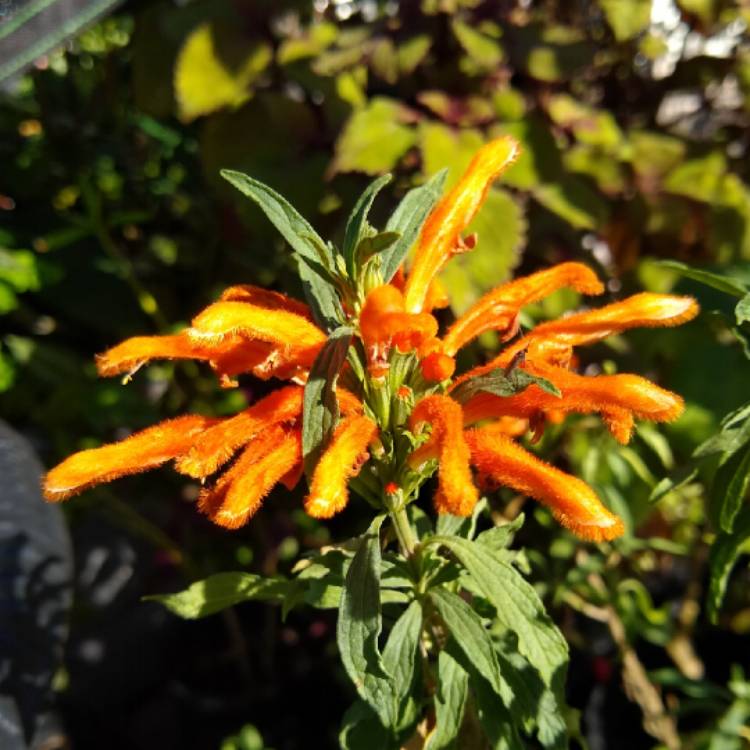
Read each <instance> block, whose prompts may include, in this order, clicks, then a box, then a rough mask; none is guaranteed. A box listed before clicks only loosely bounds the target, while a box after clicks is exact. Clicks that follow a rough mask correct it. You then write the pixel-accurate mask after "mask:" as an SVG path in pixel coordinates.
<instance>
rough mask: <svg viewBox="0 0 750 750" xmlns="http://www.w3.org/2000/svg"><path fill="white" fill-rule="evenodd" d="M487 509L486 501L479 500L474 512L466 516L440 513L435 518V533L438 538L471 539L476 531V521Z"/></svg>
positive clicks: (483, 499)
mask: <svg viewBox="0 0 750 750" xmlns="http://www.w3.org/2000/svg"><path fill="white" fill-rule="evenodd" d="M486 508H487V500H486V499H485V498H481V499H480V501H479V502H478V503H477V504H476V505H475V506H474V510H473V511H472V513H471V515H470V516H469V517H468V518H467V517H466V516H454V515H453V514H452V513H440V514H439V515H438V518H437V527H436V533H437V534H438V535H439V536H462V537H463V538H464V539H473V538H474V534H475V532H476V529H477V520H478V518H479V516H480V515H481V514H482V513H483V512H484V511H485V509H486Z"/></svg>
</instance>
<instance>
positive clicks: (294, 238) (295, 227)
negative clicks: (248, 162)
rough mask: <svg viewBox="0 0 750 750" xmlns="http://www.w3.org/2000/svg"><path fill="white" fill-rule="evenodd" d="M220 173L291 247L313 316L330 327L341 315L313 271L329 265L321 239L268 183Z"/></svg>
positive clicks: (326, 284)
mask: <svg viewBox="0 0 750 750" xmlns="http://www.w3.org/2000/svg"><path fill="white" fill-rule="evenodd" d="M221 176H222V177H223V178H224V179H225V180H227V181H228V182H229V183H231V184H232V185H233V186H234V187H236V188H237V190H239V191H240V192H241V193H243V194H244V195H246V196H247V197H248V198H250V199H251V200H253V201H255V203H257V205H258V206H259V207H260V209H261V210H262V211H263V213H264V214H265V215H266V217H267V218H268V220H269V221H270V222H271V223H272V224H273V225H274V226H275V227H276V229H277V230H278V231H279V233H280V234H281V236H282V237H283V238H284V239H285V240H286V241H287V242H288V243H289V244H290V245H291V246H292V249H293V250H294V252H295V254H296V256H297V260H298V266H299V275H300V277H301V279H302V283H303V285H304V288H305V296H306V297H307V300H308V302H309V303H310V306H311V307H312V310H313V313H314V315H315V319H316V321H317V322H318V323H319V324H320V325H322V326H324V327H325V328H326V329H327V330H333V329H334V328H335V327H336V326H337V325H338V321H339V320H340V319H341V317H342V313H341V307H340V305H339V301H338V295H337V293H336V289H335V287H334V286H333V285H332V284H331V282H330V281H329V280H328V279H327V278H326V277H325V276H323V275H322V274H320V273H318V272H316V271H315V270H314V269H315V267H316V266H319V265H322V266H323V267H324V268H326V270H329V269H330V268H332V267H333V256H332V255H331V253H330V251H329V250H328V248H327V246H326V244H325V242H323V240H322V239H321V238H320V237H319V236H318V234H317V233H316V231H315V230H314V229H313V228H312V226H310V224H309V223H308V222H307V220H306V219H304V218H303V217H302V216H300V214H299V213H298V212H297V211H296V210H295V209H294V207H293V206H292V205H291V204H290V203H289V202H288V201H287V200H286V199H285V198H283V197H282V196H281V195H279V194H278V193H277V192H276V191H275V190H273V189H272V188H270V187H268V185H264V184H263V183H262V182H260V181H259V180H254V179H253V178H252V177H249V176H248V175H246V174H243V173H242V172H235V171H234V170H231V169H222V170H221ZM321 255H322V257H321ZM303 261H308V262H303Z"/></svg>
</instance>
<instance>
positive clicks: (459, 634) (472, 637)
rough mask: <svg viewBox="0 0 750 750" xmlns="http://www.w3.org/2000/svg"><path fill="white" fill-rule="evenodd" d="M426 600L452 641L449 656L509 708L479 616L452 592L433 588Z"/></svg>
mask: <svg viewBox="0 0 750 750" xmlns="http://www.w3.org/2000/svg"><path fill="white" fill-rule="evenodd" d="M441 538H442V539H455V537H441ZM430 598H431V599H432V601H433V603H434V604H435V607H436V608H437V611H438V613H439V614H440V616H441V617H442V618H443V621H444V622H445V624H446V626H447V627H448V630H449V631H450V634H451V636H452V638H453V640H452V644H454V646H455V653H454V651H453V650H449V653H450V654H451V655H452V656H453V657H454V658H455V659H456V661H458V663H459V664H460V665H461V666H462V667H463V669H464V670H465V671H467V672H468V673H469V674H470V675H471V674H479V675H480V676H481V677H483V678H484V679H485V680H487V682H488V683H489V684H490V686H491V688H492V690H493V691H494V693H496V694H497V695H498V696H500V697H501V699H502V701H503V703H504V704H505V705H506V706H511V705H513V701H514V698H515V696H514V693H513V688H512V687H511V686H510V684H509V683H508V681H507V680H506V679H505V677H504V676H503V674H502V673H501V671H500V664H499V662H498V658H497V654H496V653H495V648H494V645H493V643H492V640H491V638H490V636H489V633H488V632H487V631H486V630H485V627H484V625H483V623H482V620H481V618H480V617H479V615H478V614H477V613H476V612H475V611H474V610H473V609H472V608H471V607H470V606H469V605H468V604H467V603H466V602H465V601H464V600H463V599H462V598H461V597H460V596H458V595H457V594H454V593H453V592H452V591H447V590H446V589H443V588H435V589H432V590H431V591H430Z"/></svg>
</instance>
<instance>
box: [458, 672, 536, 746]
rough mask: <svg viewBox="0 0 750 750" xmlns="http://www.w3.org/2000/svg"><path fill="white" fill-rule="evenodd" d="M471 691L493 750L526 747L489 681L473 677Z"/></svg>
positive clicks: (508, 712) (477, 676)
mask: <svg viewBox="0 0 750 750" xmlns="http://www.w3.org/2000/svg"><path fill="white" fill-rule="evenodd" d="M471 691H472V693H473V694H474V699H475V701H476V707H477V713H478V715H479V721H480V722H481V724H482V729H484V732H485V734H486V735H487V739H489V741H490V747H491V748H492V750H517V749H518V748H522V747H524V746H525V743H524V742H523V740H522V739H521V737H519V735H518V730H517V729H516V727H515V725H514V723H513V718H512V716H511V714H510V711H509V710H508V709H507V708H506V707H505V706H503V705H502V704H501V703H500V702H499V701H498V700H497V696H496V695H495V693H494V691H493V690H492V689H491V687H490V685H489V684H488V683H487V680H485V679H483V678H482V677H480V676H479V675H476V674H474V675H472V676H471Z"/></svg>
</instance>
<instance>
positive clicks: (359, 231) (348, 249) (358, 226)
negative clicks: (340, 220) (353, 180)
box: [342, 174, 392, 278]
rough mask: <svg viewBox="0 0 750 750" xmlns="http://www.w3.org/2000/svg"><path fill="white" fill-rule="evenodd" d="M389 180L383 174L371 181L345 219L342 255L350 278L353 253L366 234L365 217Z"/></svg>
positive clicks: (352, 267)
mask: <svg viewBox="0 0 750 750" xmlns="http://www.w3.org/2000/svg"><path fill="white" fill-rule="evenodd" d="M391 179H392V178H391V175H389V174H384V175H383V176H382V177H378V178H377V179H375V180H373V181H372V182H371V183H370V184H369V185H368V186H367V188H366V190H365V191H364V192H363V193H362V195H361V196H360V197H359V199H358V200H357V202H356V203H355V204H354V208H353V209H352V212H351V214H350V215H349V218H348V219H347V222H346V229H345V230H344V246H343V250H342V252H343V255H344V261H345V262H346V270H347V271H348V273H349V276H350V277H351V278H355V272H354V260H355V257H354V251H355V250H356V249H357V246H358V245H359V243H360V241H361V240H362V239H363V238H364V237H365V236H366V234H367V233H366V229H367V227H368V224H367V215H368V214H369V213H370V208H371V207H372V202H373V201H374V200H375V197H376V196H377V194H378V193H379V192H380V191H381V190H382V189H383V188H384V187H385V186H386V185H387V184H388V183H389V182H390V181H391Z"/></svg>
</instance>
